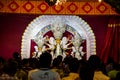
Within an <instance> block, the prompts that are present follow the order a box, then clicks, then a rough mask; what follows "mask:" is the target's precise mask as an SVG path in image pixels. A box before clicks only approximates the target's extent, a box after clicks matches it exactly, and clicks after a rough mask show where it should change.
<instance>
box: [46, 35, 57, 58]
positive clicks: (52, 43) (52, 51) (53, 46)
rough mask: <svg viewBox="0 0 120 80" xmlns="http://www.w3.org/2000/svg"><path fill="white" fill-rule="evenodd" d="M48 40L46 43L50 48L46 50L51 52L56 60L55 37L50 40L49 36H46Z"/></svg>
mask: <svg viewBox="0 0 120 80" xmlns="http://www.w3.org/2000/svg"><path fill="white" fill-rule="evenodd" d="M46 40H47V41H45V45H47V46H48V48H46V50H50V53H51V55H52V56H53V59H54V58H55V54H54V50H55V46H56V41H55V39H54V37H50V38H48V36H46Z"/></svg>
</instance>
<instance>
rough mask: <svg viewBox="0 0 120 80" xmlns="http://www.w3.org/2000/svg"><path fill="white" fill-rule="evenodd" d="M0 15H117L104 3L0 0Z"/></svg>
mask: <svg viewBox="0 0 120 80" xmlns="http://www.w3.org/2000/svg"><path fill="white" fill-rule="evenodd" d="M0 13H24V14H28V13H29V14H76V15H117V13H116V12H115V10H114V9H113V8H112V7H111V6H110V5H108V4H106V3H104V2H101V3H100V2H66V3H64V4H62V5H54V6H49V5H48V4H47V3H46V2H45V1H27V0H24V1H23V0H0Z"/></svg>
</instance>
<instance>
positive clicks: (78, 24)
mask: <svg viewBox="0 0 120 80" xmlns="http://www.w3.org/2000/svg"><path fill="white" fill-rule="evenodd" d="M60 21H61V22H62V23H63V25H64V24H65V25H67V26H70V27H66V30H67V31H69V32H71V33H72V34H73V33H74V31H76V32H77V33H78V34H79V35H80V36H81V38H82V39H85V40H86V48H87V56H86V57H87V59H88V58H89V57H90V55H93V54H96V40H95V36H94V33H93V31H92V29H91V27H90V26H89V25H88V24H87V23H86V22H85V21H84V20H82V19H81V18H80V17H79V16H69V15H43V16H39V17H37V18H36V19H34V20H33V21H32V22H31V23H30V24H29V25H28V26H27V28H26V29H25V32H24V33H23V36H22V43H21V57H22V59H23V58H29V57H30V47H31V39H37V38H36V35H38V36H37V37H41V35H43V34H45V33H46V32H47V31H49V30H51V27H50V25H51V23H54V24H55V23H56V25H58V24H57V23H59V22H60ZM65 25H64V26H65ZM73 29H74V30H73ZM63 32H64V31H63ZM60 37H61V36H60ZM38 41H39V40H38ZM39 46H40V45H39Z"/></svg>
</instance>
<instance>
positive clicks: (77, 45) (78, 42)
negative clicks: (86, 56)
mask: <svg viewBox="0 0 120 80" xmlns="http://www.w3.org/2000/svg"><path fill="white" fill-rule="evenodd" d="M72 41H73V45H74V47H73V53H74V56H75V57H76V58H78V59H79V60H80V59H81V58H82V57H81V54H80V52H79V49H80V45H81V41H82V38H81V36H80V35H79V34H78V33H77V32H75V35H74V38H73V40H72Z"/></svg>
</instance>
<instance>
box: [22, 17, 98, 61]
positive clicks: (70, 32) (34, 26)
mask: <svg viewBox="0 0 120 80" xmlns="http://www.w3.org/2000/svg"><path fill="white" fill-rule="evenodd" d="M44 51H49V52H50V53H51V54H52V56H53V58H55V57H57V56H58V55H62V56H63V58H64V57H65V56H66V55H72V56H73V57H76V58H78V59H81V58H83V56H84V57H85V58H86V59H88V58H89V57H90V55H95V54H96V40H95V36H94V33H93V31H92V29H91V27H90V26H89V25H88V24H87V22H85V21H84V20H82V19H81V18H80V17H79V16H74V15H42V16H39V17H37V18H36V19H34V20H33V21H32V22H31V23H30V24H29V25H28V26H27V28H26V29H25V31H24V34H23V36H22V43H21V57H22V59H24V58H30V57H38V56H39V55H40V54H42V52H44Z"/></svg>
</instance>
